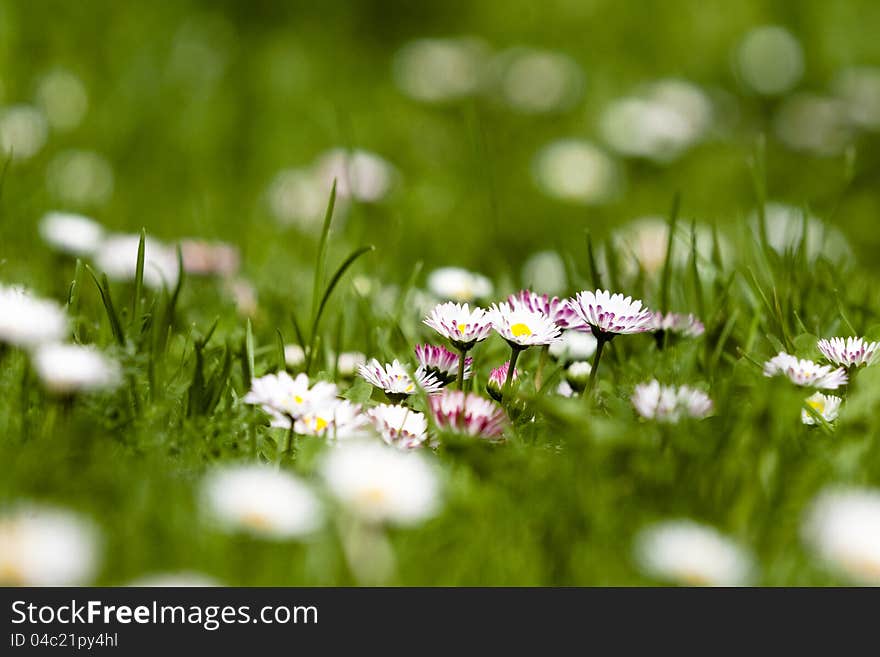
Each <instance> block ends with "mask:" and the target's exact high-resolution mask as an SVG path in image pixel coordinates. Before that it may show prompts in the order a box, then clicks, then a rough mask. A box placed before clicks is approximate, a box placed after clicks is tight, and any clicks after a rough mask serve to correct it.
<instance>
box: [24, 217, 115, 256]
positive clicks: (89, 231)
mask: <svg viewBox="0 0 880 657" xmlns="http://www.w3.org/2000/svg"><path fill="white" fill-rule="evenodd" d="M40 236H41V237H42V238H43V240H44V241H45V242H46V244H48V245H49V246H51V247H52V248H53V249H55V250H56V251H60V252H61V253H68V254H70V255H74V256H88V255H92V254H93V253H94V252H95V251H97V250H98V248H99V247H100V246H101V242H102V241H103V239H104V228H103V227H102V226H101V224H99V223H98V222H96V221H95V220H94V219H91V218H89V217H85V216H83V215H81V214H73V213H71V212H47V213H46V214H45V215H43V218H42V219H41V220H40Z"/></svg>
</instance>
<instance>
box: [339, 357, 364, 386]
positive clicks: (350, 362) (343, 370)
mask: <svg viewBox="0 0 880 657" xmlns="http://www.w3.org/2000/svg"><path fill="white" fill-rule="evenodd" d="M366 362H367V357H366V356H365V355H364V354H362V353H361V352H360V351H343V352H342V353H341V354H339V355H338V356H337V357H336V372H337V374H339V376H341V377H342V378H344V379H350V378H352V377H353V376H354V375H355V374H356V373H357V369H358V367H359V366H361V365H363V364H365V363H366Z"/></svg>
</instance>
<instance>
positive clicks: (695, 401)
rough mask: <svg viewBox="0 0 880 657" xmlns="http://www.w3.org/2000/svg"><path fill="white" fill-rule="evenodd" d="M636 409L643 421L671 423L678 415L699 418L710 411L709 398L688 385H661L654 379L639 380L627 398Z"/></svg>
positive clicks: (676, 420)
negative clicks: (642, 381)
mask: <svg viewBox="0 0 880 657" xmlns="http://www.w3.org/2000/svg"><path fill="white" fill-rule="evenodd" d="M630 400H631V401H632V404H633V406H634V407H635V409H636V412H637V413H638V414H639V415H641V416H642V417H643V418H645V419H646V420H656V421H657V422H667V423H670V424H675V423H677V422H678V421H679V420H681V419H682V418H694V419H697V420H701V419H703V418H704V417H707V416H708V415H709V414H711V413H712V410H713V407H714V405H713V403H712V400H711V399H710V398H709V395H707V394H706V393H705V392H703V391H702V390H697V389H696V388H691V387H690V386H667V385H661V384H660V382H659V381H657V379H652V380H651V381H648V382H647V383H640V384H639V385H637V386H636V387H635V390H634V391H633V394H632V397H631V398H630Z"/></svg>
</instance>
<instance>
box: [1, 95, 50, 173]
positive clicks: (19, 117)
mask: <svg viewBox="0 0 880 657" xmlns="http://www.w3.org/2000/svg"><path fill="white" fill-rule="evenodd" d="M48 136H49V127H48V125H47V123H46V117H45V116H44V115H43V112H41V111H40V110H39V109H37V108H36V107H31V106H30V105H14V106H12V107H7V108H5V109H3V110H0V151H2V152H3V154H4V155H6V156H9V155H11V156H12V158H13V159H15V160H27V159H30V158H31V157H33V156H34V155H36V154H37V153H39V152H40V149H42V148H43V146H44V145H45V144H46V139H47V137H48Z"/></svg>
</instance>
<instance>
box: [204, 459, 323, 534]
mask: <svg viewBox="0 0 880 657" xmlns="http://www.w3.org/2000/svg"><path fill="white" fill-rule="evenodd" d="M202 493H203V502H204V505H205V509H206V511H207V512H208V513H209V515H210V516H211V517H213V518H214V519H215V520H216V521H217V522H218V523H219V524H220V525H221V526H222V527H223V528H225V529H226V530H228V531H243V532H247V533H250V534H253V535H255V536H260V537H263V538H269V539H276V540H281V539H290V538H301V537H304V536H307V535H309V534H311V533H313V532H315V531H316V530H318V529H319V528H320V527H321V525H322V524H323V522H324V517H323V511H322V509H321V505H320V503H319V501H318V498H317V496H316V495H315V494H314V493H313V492H312V490H311V489H310V488H309V487H308V486H307V485H306V484H305V483H303V482H302V481H301V480H300V479H299V478H298V477H296V476H294V475H292V474H290V473H288V472H284V471H282V470H278V469H276V468H274V467H271V466H268V465H227V466H223V467H220V468H217V469H215V470H213V471H212V472H209V473H208V474H207V475H206V477H205V479H204V481H203V483H202Z"/></svg>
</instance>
